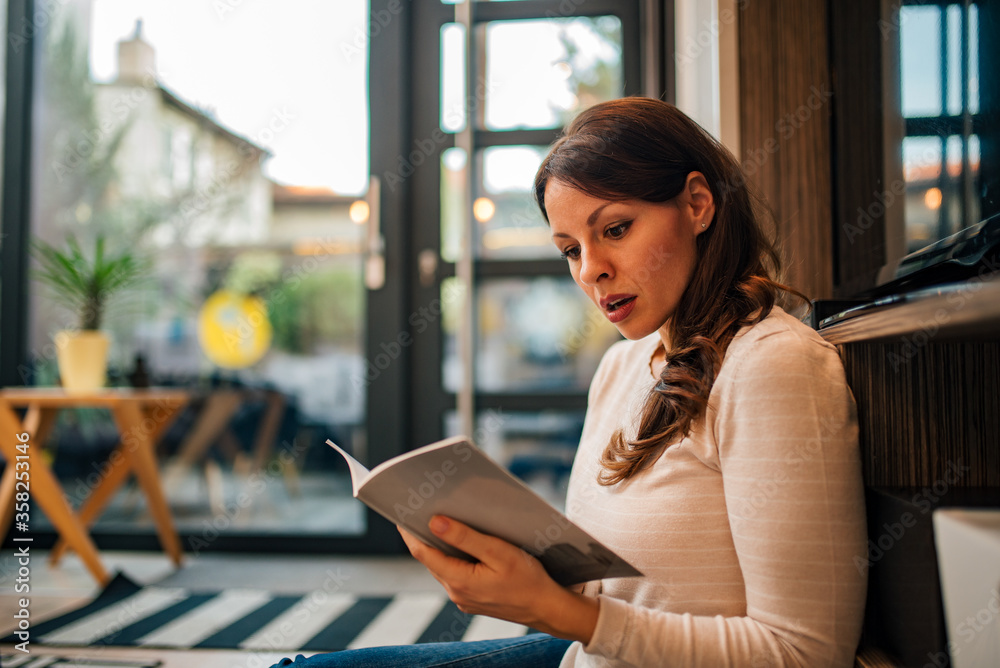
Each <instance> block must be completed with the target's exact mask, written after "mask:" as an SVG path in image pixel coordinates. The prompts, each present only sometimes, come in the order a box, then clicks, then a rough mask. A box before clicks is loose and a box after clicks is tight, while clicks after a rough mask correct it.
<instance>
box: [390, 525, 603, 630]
mask: <svg viewBox="0 0 1000 668" xmlns="http://www.w3.org/2000/svg"><path fill="white" fill-rule="evenodd" d="M428 527H429V528H430V530H431V532H432V533H433V534H434V535H435V536H437V537H438V538H440V539H441V540H443V541H444V542H446V543H448V544H449V545H453V546H454V547H457V548H458V549H460V550H462V551H463V552H465V553H466V554H469V555H471V556H472V557H474V558H476V559H477V560H478V562H477V563H470V562H468V561H464V560H462V559H456V558H455V557H450V556H448V555H447V554H445V553H443V552H441V551H440V550H437V549H435V548H433V547H430V546H429V545H426V544H424V543H423V542H422V541H421V540H420V539H419V538H416V537H414V536H413V535H411V534H409V533H407V532H406V531H405V530H403V529H399V533H400V534H401V535H402V536H403V540H404V541H406V546H407V547H408V548H409V549H410V554H412V555H413V556H414V558H416V559H417V561H419V562H420V563H422V564H423V565H424V566H426V567H427V570H429V571H430V572H431V575H433V576H434V577H435V578H436V579H437V581H438V582H440V583H441V584H442V585H443V586H444V588H445V591H446V592H447V593H448V596H449V598H451V600H452V601H454V603H455V605H457V606H458V609H459V610H461V611H462V612H466V613H469V614H474V615H488V616H490V617H499V618H500V619H506V620H508V621H512V622H516V623H518V624H524V625H526V626H530V627H532V628H534V629H537V630H539V631H543V632H545V633H549V634H551V635H554V636H558V637H560V638H567V639H569V640H579V641H581V642H583V643H587V642H589V641H590V637H591V636H592V635H593V633H594V627H595V626H596V625H597V612H598V602H597V599H593V598H589V597H586V596H584V595H582V594H579V593H576V592H573V591H570V590H568V589H565V588H563V587H561V586H560V585H559V584H558V583H556V582H555V580H553V579H552V578H550V577H549V575H548V573H546V572H545V569H544V568H542V565H541V563H539V561H538V560H537V559H535V558H534V557H532V556H531V555H530V554H528V553H527V552H525V551H524V550H522V549H520V548H518V547H515V546H514V545H511V544H510V543H508V542H506V541H504V540H501V539H499V538H494V537H493V536H487V535H486V534H483V533H479V532H478V531H476V530H474V529H472V528H470V527H468V526H466V525H465V524H462V523H461V522H457V521H455V520H452V519H448V518H446V517H442V516H440V515H435V516H434V517H433V518H431V521H430V524H429V525H428Z"/></svg>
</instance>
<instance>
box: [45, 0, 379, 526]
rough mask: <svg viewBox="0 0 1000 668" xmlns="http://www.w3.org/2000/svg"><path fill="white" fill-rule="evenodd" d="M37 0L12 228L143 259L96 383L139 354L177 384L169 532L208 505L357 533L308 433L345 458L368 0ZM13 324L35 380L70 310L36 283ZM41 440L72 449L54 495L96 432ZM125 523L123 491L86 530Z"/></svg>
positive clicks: (209, 510) (354, 375)
mask: <svg viewBox="0 0 1000 668" xmlns="http://www.w3.org/2000/svg"><path fill="white" fill-rule="evenodd" d="M58 4H59V6H60V9H61V11H60V12H59V13H58V16H56V17H54V18H53V19H52V21H51V22H49V23H48V25H47V26H39V29H40V30H41V29H42V28H44V30H41V32H40V37H39V41H40V48H39V49H38V51H39V60H38V62H37V63H36V73H37V81H36V86H37V95H38V100H39V102H38V107H37V109H36V111H37V114H36V116H35V118H36V119H37V120H36V123H37V125H36V133H37V134H36V139H37V141H36V142H35V144H36V151H35V154H34V156H33V161H34V178H35V179H36V180H35V188H34V192H35V193H36V196H35V197H34V199H33V201H32V209H33V219H32V234H33V236H34V238H35V240H44V241H47V242H49V243H51V244H53V245H55V246H56V247H59V248H64V247H65V244H66V239H67V237H68V235H69V234H71V233H72V234H74V235H76V236H77V238H79V240H80V242H81V244H82V246H83V248H84V250H85V251H86V252H87V253H88V254H90V253H92V249H93V247H94V246H93V244H94V240H95V239H96V238H98V237H99V236H104V237H107V239H108V243H109V246H110V247H111V248H110V249H109V250H111V251H113V252H116V253H117V252H119V251H124V250H131V251H133V252H134V253H136V254H138V255H140V256H142V257H145V258H148V259H149V262H150V269H149V271H148V273H147V275H146V276H145V277H144V279H145V280H144V281H142V282H137V283H136V284H133V285H130V286H129V288H128V289H126V290H125V291H124V292H123V295H122V299H121V301H120V302H117V303H115V302H113V303H111V304H110V307H109V309H108V311H107V313H106V318H105V321H104V323H103V329H105V330H107V331H108V332H109V333H110V334H111V337H112V341H113V343H112V346H111V351H110V352H111V360H110V361H111V369H110V384H112V385H119V386H123V385H127V384H128V383H129V382H130V380H137V379H139V378H140V377H141V375H140V374H136V373H134V371H135V370H136V369H137V366H138V365H139V362H140V360H141V363H142V368H143V369H144V375H145V380H147V381H148V382H151V383H153V384H168V385H173V386H179V387H182V388H185V389H187V390H189V392H190V396H191V398H192V401H191V404H190V406H189V407H188V409H186V412H185V413H184V414H183V415H182V416H181V417H180V418H179V419H178V420H177V422H176V423H175V425H174V428H172V429H171V430H170V431H169V432H168V433H167V434H166V436H165V437H164V439H163V442H162V443H161V448H160V453H161V454H162V455H163V456H164V458H165V461H164V462H163V465H164V469H165V470H166V469H169V470H171V471H173V472H174V473H175V474H176V475H174V476H173V477H172V478H171V479H170V482H169V484H165V487H166V489H165V492H166V494H167V497H168V501H169V503H170V506H171V510H172V512H173V514H174V519H175V522H176V524H177V526H178V529H179V530H180V531H181V532H191V533H195V534H197V535H200V532H201V531H202V529H203V528H204V526H205V523H207V522H210V521H212V520H213V518H216V517H218V516H219V510H220V504H221V505H222V506H223V507H225V508H230V509H231V508H234V507H237V508H238V510H239V518H238V519H237V518H234V517H227V526H226V531H232V532H237V533H249V534H269V533H275V532H276V533H283V534H289V533H291V534H303V533H305V534H309V533H319V534H347V535H353V534H358V533H363V532H364V531H365V519H364V518H365V515H364V512H363V507H361V506H360V505H359V504H357V503H356V502H355V501H354V500H353V499H352V498H351V489H350V482H349V479H348V478H347V476H346V475H345V470H344V466H343V462H342V461H340V460H339V458H338V457H337V455H336V453H334V452H332V451H331V449H330V448H328V447H326V446H325V445H324V444H323V441H324V440H325V439H326V438H332V439H333V440H335V441H337V442H338V443H340V444H341V445H344V446H346V447H348V448H349V449H351V450H353V451H354V452H355V453H357V454H358V455H359V456H360V457H361V458H364V446H365V438H366V434H365V410H366V408H365V387H366V382H367V381H366V378H367V377H368V375H367V374H368V367H366V364H365V359H364V350H363V347H362V342H363V341H364V323H365V309H366V305H365V293H364V288H363V285H362V282H361V275H362V273H361V272H362V261H361V242H362V239H363V238H364V231H365V228H364V226H363V225H361V224H357V223H355V222H354V221H353V220H352V217H351V216H350V215H349V210H350V207H351V205H352V203H353V202H354V201H355V199H356V197H357V195H358V194H360V193H361V192H362V191H363V189H364V188H365V187H366V183H367V176H366V175H367V172H368V167H367V160H368V129H367V104H368V102H367V100H368V93H367V62H366V60H367V59H366V55H365V54H366V51H365V49H364V48H361V49H354V50H353V51H352V50H351V48H345V46H350V45H353V44H355V42H354V36H355V32H354V29H355V27H361V26H364V25H365V19H366V17H367V15H368V4H367V2H365V1H364V0H351V1H350V2H338V3H328V2H322V1H320V0H291V1H290V3H286V5H284V6H283V7H284V10H285V11H282V12H277V13H275V12H274V11H272V10H271V9H270V8H269V7H267V6H264V5H250V4H247V5H246V6H241V7H239V8H238V9H234V8H231V7H228V6H225V7H223V6H222V4H218V3H217V4H216V5H213V4H211V3H190V2H186V3H163V2H156V1H152V0H128V1H125V0H93V1H92V2H91V1H89V0H88V1H84V0H79V1H70V2H63V3H58ZM230 11H231V12H232V13H229V12H230ZM303 16H309V17H310V20H309V21H307V22H303V21H302V17H303ZM140 18H141V21H140ZM261 34H266V35H267V42H268V45H269V48H266V49H262V48H261V42H260V35H261ZM329 81H336V82H337V85H336V86H331V85H327V83H324V82H329ZM331 155H335V156H336V159H331V158H330V156H331ZM343 193H352V195H350V196H347V195H344V194H343ZM30 317H31V321H30V328H29V337H30V339H29V345H30V348H31V350H32V351H33V359H32V360H31V362H32V365H31V378H30V380H29V382H33V383H34V384H37V385H51V384H55V383H56V382H57V373H58V372H57V367H56V363H55V359H54V355H50V354H48V353H47V351H51V350H52V346H51V341H52V335H53V333H54V332H55V331H57V330H59V329H63V328H66V327H73V326H74V325H75V318H74V317H73V314H72V313H71V312H69V311H67V310H65V309H63V308H61V307H60V306H59V305H58V304H55V303H54V301H53V299H52V296H51V294H50V293H49V292H47V291H44V290H43V288H42V287H40V286H38V284H37V282H36V283H33V284H32V286H31V294H30ZM216 422H217V423H218V424H219V426H218V427H217V428H216V427H211V424H213V423H216ZM199 425H200V426H204V427H205V430H203V433H202V434H201V436H200V437H199V438H193V437H192V434H195V433H196V432H197V430H198V429H199ZM209 427H211V428H209ZM53 442H54V445H55V446H56V447H58V445H59V443H60V442H65V443H67V444H70V443H71V444H73V447H67V448H59V455H58V457H59V460H60V461H59V465H60V469H59V470H60V472H61V475H63V476H65V477H66V479H67V480H66V486H67V489H70V490H74V491H75V490H77V489H78V485H77V484H76V482H77V481H80V480H83V481H85V480H86V479H87V476H89V475H90V474H91V473H92V469H91V465H92V463H94V462H97V463H100V462H102V461H104V459H105V458H106V455H107V454H108V450H109V449H110V448H111V447H112V445H113V444H114V443H115V438H114V429H113V427H112V425H111V421H110V418H109V416H108V415H107V414H106V413H104V412H102V411H90V412H81V413H79V414H77V413H75V412H69V411H68V412H66V413H65V414H64V415H63V416H62V417H61V419H60V422H59V424H58V425H57V428H56V430H55V432H54V434H53ZM252 476H256V477H252ZM261 483H263V484H261ZM85 487H86V486H84V488H85ZM241 494H247V495H249V497H250V498H251V499H252V503H250V504H249V505H246V504H245V503H240V504H238V506H234V505H233V503H234V500H235V499H237V498H239V497H240V495H241ZM74 500H76V501H79V500H82V499H81V498H79V497H78V498H76V499H74ZM215 528H216V529H218V526H216V527H215ZM125 529H127V530H128V531H137V532H151V531H152V524H151V520H150V518H149V517H148V513H147V512H146V511H145V509H144V507H143V504H141V503H139V504H136V503H135V498H133V497H132V496H130V495H128V494H125V490H122V493H121V494H119V495H118V496H116V497H115V498H114V499H113V500H112V502H111V504H110V506H109V508H108V510H107V512H106V513H105V514H104V515H103V516H102V518H101V520H100V521H99V522H98V524H97V531H98V532H100V531H104V530H112V531H121V530H125Z"/></svg>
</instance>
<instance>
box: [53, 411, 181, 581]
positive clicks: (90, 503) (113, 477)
mask: <svg viewBox="0 0 1000 668" xmlns="http://www.w3.org/2000/svg"><path fill="white" fill-rule="evenodd" d="M182 407H183V406H161V407H158V408H154V407H152V406H146V407H145V408H144V409H143V417H144V423H145V422H148V421H149V420H153V422H154V425H155V426H154V427H153V432H152V434H151V436H150V438H151V439H152V442H153V444H154V446H155V444H156V443H157V442H159V440H160V437H161V436H162V435H163V432H164V431H166V429H167V427H169V426H170V424H171V423H172V422H173V420H174V418H175V417H176V416H177V413H178V412H180V409H181V408H182ZM161 412H163V413H164V414H163V415H160V413H161ZM124 450H125V446H124V445H122V444H121V443H119V444H118V447H117V448H116V449H115V451H114V452H113V453H112V454H111V458H110V459H109V463H110V466H109V468H108V472H107V473H106V474H105V475H104V477H103V478H101V480H100V481H99V482H98V483H97V486H96V487H94V489H93V490H92V491H91V492H90V494H89V495H88V496H87V499H86V501H84V502H83V505H82V506H80V510H79V512H78V513H77V516H78V517H79V518H80V521H81V522H83V525H84V526H86V527H89V526H90V525H91V524H93V522H94V521H96V520H97V518H98V517H100V515H101V511H102V510H104V507H105V506H106V505H107V504H108V501H110V500H111V497H113V496H114V495H115V492H117V491H118V488H119V487H121V486H122V485H123V484H124V483H125V481H126V480H127V479H128V476H129V474H130V473H131V472H132V468H131V467H130V466H129V463H128V458H126V457H125V452H124ZM67 548H68V546H67V545H66V541H64V540H62V539H60V540H58V541H56V544H55V545H54V546H53V547H52V551H51V552H49V563H50V564H52V565H53V566H55V565H56V564H58V563H59V560H60V559H62V556H63V554H65V553H66V550H67Z"/></svg>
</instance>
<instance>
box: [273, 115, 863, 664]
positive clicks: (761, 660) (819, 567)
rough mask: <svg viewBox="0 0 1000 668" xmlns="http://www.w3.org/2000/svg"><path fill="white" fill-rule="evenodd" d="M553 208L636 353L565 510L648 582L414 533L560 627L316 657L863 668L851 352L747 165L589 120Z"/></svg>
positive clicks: (696, 131)
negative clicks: (783, 247) (809, 312)
mask: <svg viewBox="0 0 1000 668" xmlns="http://www.w3.org/2000/svg"><path fill="white" fill-rule="evenodd" d="M535 195H536V198H537V200H538V204H539V206H540V208H541V210H542V213H543V215H544V216H545V218H546V220H547V221H548V222H549V225H550V227H551V230H552V238H553V241H554V242H555V243H556V245H557V246H558V248H559V249H560V251H561V252H562V254H563V257H565V258H566V260H567V262H568V264H569V269H570V273H571V274H572V276H573V279H574V280H575V281H576V283H577V285H579V286H580V288H581V289H582V290H583V291H584V292H585V293H586V294H587V296H588V297H589V298H590V299H591V300H592V301H593V302H594V303H595V304H596V305H597V306H598V307H599V308H600V309H601V310H602V311H603V312H604V313H605V314H606V316H607V318H608V319H609V320H610V321H611V322H613V323H614V324H615V325H616V327H617V328H618V330H619V331H620V332H621V333H622V334H623V335H624V336H625V338H626V339H628V341H623V342H620V343H618V344H615V345H614V346H612V348H611V349H610V350H609V351H608V352H607V354H606V355H605V357H604V359H603V361H602V362H601V365H600V367H599V368H598V370H597V373H596V374H595V376H594V379H593V382H592V384H591V389H590V395H589V404H588V405H589V408H588V413H587V418H586V422H585V425H584V431H583V436H582V438H581V442H580V448H579V450H578V452H577V456H576V461H575V463H574V468H573V473H572V476H571V479H570V487H569V493H568V497H567V508H568V514H569V516H570V518H571V519H573V520H574V521H575V522H577V523H578V524H580V526H582V527H583V528H584V529H585V530H587V531H588V532H589V533H591V534H592V535H594V536H595V537H596V538H597V539H599V540H600V541H601V542H603V543H605V544H606V545H608V546H609V547H610V548H611V549H613V550H614V551H615V552H617V553H618V554H620V555H621V556H622V557H624V558H625V559H626V560H627V561H629V562H630V563H632V564H633V565H635V566H636V567H637V568H639V570H641V571H642V572H643V573H645V577H641V578H621V579H608V580H604V581H600V582H591V583H588V584H587V585H585V586H583V587H576V588H574V589H572V590H570V589H565V588H563V587H560V586H559V585H558V584H556V583H555V582H554V581H552V580H551V579H550V578H549V577H548V576H547V575H546V573H545V571H544V570H543V569H542V568H541V566H540V565H539V563H538V562H537V561H536V560H534V559H533V558H531V557H529V556H527V555H526V554H525V553H524V552H522V551H521V550H520V549H518V548H517V547H515V546H513V545H510V544H508V543H506V542H504V541H501V540H499V539H496V538H493V537H490V536H486V535H484V534H480V533H478V532H476V531H474V530H472V529H471V528H469V527H467V526H464V525H462V524H460V523H458V522H456V521H453V520H449V519H447V518H443V517H436V518H434V519H433V520H432V521H431V526H430V529H431V530H432V531H433V532H434V533H435V534H436V535H438V536H439V537H441V539H443V540H444V541H446V542H448V543H450V544H452V545H454V546H456V547H458V548H460V549H462V550H464V551H465V552H467V553H469V554H471V555H473V556H474V557H476V558H477V559H479V563H476V564H470V563H468V562H464V561H460V560H457V559H453V558H451V557H448V556H446V555H444V554H443V553H441V552H439V551H438V550H435V549H433V548H431V547H429V546H427V545H425V544H423V543H422V542H420V541H419V540H417V539H415V538H413V537H412V536H410V535H408V534H406V533H405V532H402V533H403V537H404V540H405V541H406V543H407V545H408V547H409V549H410V552H411V553H412V554H413V556H414V557H416V558H417V559H418V560H420V561H421V562H422V563H423V564H424V565H425V566H426V567H427V568H428V569H429V570H430V571H431V573H432V574H433V575H434V576H435V577H436V578H437V579H438V581H439V582H441V584H442V585H443V586H444V588H445V590H446V591H447V592H448V594H449V596H450V597H451V599H452V600H453V601H455V603H456V604H458V606H459V608H460V609H462V610H463V611H465V612H469V613H475V614H483V615H490V616H494V617H500V618H503V619H507V620H511V621H514V622H518V623H521V624H525V625H528V626H530V627H532V628H534V629H538V630H540V631H542V632H544V634H535V635H531V636H527V637H526V638H521V639H515V640H506V641H488V642H489V643H492V644H479V643H446V644H442V645H440V646H433V645H431V646H415V647H409V648H406V647H400V648H387V649H372V650H361V651H359V652H355V653H351V652H345V653H340V654H330V655H325V656H320V657H314V658H313V659H311V660H305V661H304V663H303V665H308V666H354V665H358V666H360V665H408V666H422V665H426V666H432V665H433V666H562V667H568V666H666V665H670V666H713V667H714V666H754V667H757V666H761V667H762V666H810V667H814V666H850V665H852V663H853V657H854V651H855V647H856V645H857V642H858V638H859V635H860V630H861V619H862V614H863V607H864V595H865V587H866V581H865V569H864V568H859V567H856V565H855V564H856V563H862V564H866V563H867V562H866V561H864V555H865V541H866V536H865V522H864V508H863V493H862V484H861V473H860V462H859V456H858V450H857V424H856V418H855V407H854V401H853V398H852V396H851V393H850V390H849V389H848V387H847V384H846V382H845V378H844V372H843V367H842V365H841V362H840V359H839V357H838V355H837V352H836V349H835V348H833V347H832V346H830V345H829V344H827V343H826V342H824V341H823V340H822V339H821V338H820V337H819V336H818V335H817V334H816V333H815V332H813V331H812V330H811V329H810V328H808V327H806V326H805V325H803V324H802V323H801V322H800V321H798V320H797V319H795V318H794V317H792V316H790V315H788V314H787V313H785V311H783V310H782V309H781V307H780V306H778V305H777V300H778V299H779V297H781V296H783V294H784V293H786V292H788V289H787V288H785V287H784V286H782V285H780V284H779V283H777V282H775V280H774V276H775V275H776V272H777V267H778V261H777V254H776V252H775V250H774V248H773V246H772V245H771V244H770V243H769V242H768V241H767V239H766V237H765V234H764V233H763V231H762V229H761V226H762V221H763V220H764V217H763V216H762V214H761V211H762V207H761V206H759V203H758V202H757V201H756V200H755V198H754V196H753V194H752V192H751V190H750V188H749V187H748V185H747V183H746V182H745V181H744V179H743V176H742V174H741V172H740V169H739V164H738V163H737V162H736V160H735V159H734V158H733V156H732V155H731V154H730V153H729V152H728V151H726V150H725V149H724V148H723V147H722V146H721V145H720V144H719V143H718V142H716V141H715V140H714V139H712V138H711V137H710V136H709V135H708V134H707V133H706V132H704V130H702V129H701V128H700V127H699V126H698V125H697V124H696V123H694V122H693V121H691V120H690V119H689V118H687V117H686V116H685V115H684V114H683V113H681V112H680V111H679V110H677V109H676V108H675V107H674V106H672V105H670V104H667V103H665V102H660V101H657V100H652V99H646V98H626V99H621V100H614V101H611V102H606V103H603V104H599V105H596V106H594V107H591V108H590V109H588V110H587V111H584V112H583V113H582V114H580V116H578V117H577V118H576V120H575V121H574V122H573V123H572V125H570V127H569V128H568V129H567V132H566V134H565V136H563V137H562V138H561V139H559V141H557V142H556V144H555V145H554V146H553V147H552V149H551V151H550V152H549V155H548V156H547V157H546V159H545V161H544V162H543V163H542V165H541V167H540V168H539V170H538V173H537V175H536V177H535ZM856 560H857V561H856ZM545 634H548V635H545ZM434 652H438V653H437V654H434ZM352 655H353V657H354V658H352ZM286 661H287V660H286ZM365 661H370V663H365ZM379 661H382V662H383V663H379ZM279 665H289V664H279ZM295 665H299V663H296V664H295Z"/></svg>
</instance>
